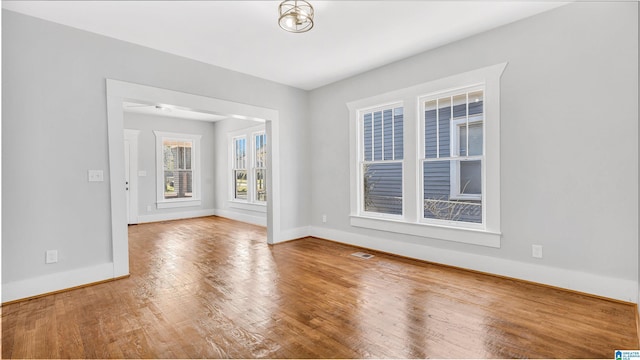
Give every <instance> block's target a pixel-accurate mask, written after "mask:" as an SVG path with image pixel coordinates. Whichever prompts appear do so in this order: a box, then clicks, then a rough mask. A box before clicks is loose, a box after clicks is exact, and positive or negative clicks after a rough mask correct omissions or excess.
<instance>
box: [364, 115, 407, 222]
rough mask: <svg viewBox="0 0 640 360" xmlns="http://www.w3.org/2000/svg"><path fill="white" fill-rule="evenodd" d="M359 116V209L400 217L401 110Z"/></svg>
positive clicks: (402, 147)
mask: <svg viewBox="0 0 640 360" xmlns="http://www.w3.org/2000/svg"><path fill="white" fill-rule="evenodd" d="M361 117H362V118H361V129H362V131H361V133H362V139H361V144H362V148H361V151H362V154H361V159H362V161H361V163H360V171H361V184H362V187H361V189H362V190H361V192H362V194H361V199H362V209H363V211H364V212H370V213H378V214H389V215H402V159H403V151H404V146H403V139H404V138H403V129H404V128H403V111H402V107H401V106H389V107H384V108H379V109H373V110H366V111H362V112H361Z"/></svg>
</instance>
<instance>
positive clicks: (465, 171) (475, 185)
mask: <svg viewBox="0 0 640 360" xmlns="http://www.w3.org/2000/svg"><path fill="white" fill-rule="evenodd" d="M481 168H482V166H481V162H480V160H473V161H460V194H477V195H479V194H482V177H481V173H482V170H481Z"/></svg>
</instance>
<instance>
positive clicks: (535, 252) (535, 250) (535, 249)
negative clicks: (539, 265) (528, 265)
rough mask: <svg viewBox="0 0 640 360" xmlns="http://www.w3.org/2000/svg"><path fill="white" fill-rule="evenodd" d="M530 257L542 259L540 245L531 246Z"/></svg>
mask: <svg viewBox="0 0 640 360" xmlns="http://www.w3.org/2000/svg"><path fill="white" fill-rule="evenodd" d="M531 256H533V257H534V258H538V259H542V245H531Z"/></svg>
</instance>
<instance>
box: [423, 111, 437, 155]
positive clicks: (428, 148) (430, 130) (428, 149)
mask: <svg viewBox="0 0 640 360" xmlns="http://www.w3.org/2000/svg"><path fill="white" fill-rule="evenodd" d="M424 126H425V132H424V144H425V148H424V153H425V157H426V158H435V157H436V155H437V150H436V149H437V146H438V142H437V141H438V137H437V135H436V130H437V127H436V100H432V101H427V102H426V103H425V104H424Z"/></svg>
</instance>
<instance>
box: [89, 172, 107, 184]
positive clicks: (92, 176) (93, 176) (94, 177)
mask: <svg viewBox="0 0 640 360" xmlns="http://www.w3.org/2000/svg"><path fill="white" fill-rule="evenodd" d="M87 177H88V178H89V181H90V182H94V181H104V173H103V172H102V170H89V174H88V176H87Z"/></svg>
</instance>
